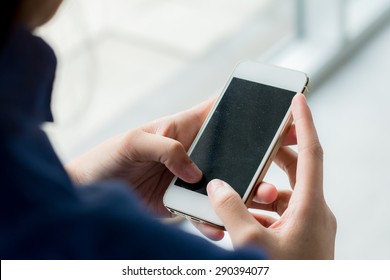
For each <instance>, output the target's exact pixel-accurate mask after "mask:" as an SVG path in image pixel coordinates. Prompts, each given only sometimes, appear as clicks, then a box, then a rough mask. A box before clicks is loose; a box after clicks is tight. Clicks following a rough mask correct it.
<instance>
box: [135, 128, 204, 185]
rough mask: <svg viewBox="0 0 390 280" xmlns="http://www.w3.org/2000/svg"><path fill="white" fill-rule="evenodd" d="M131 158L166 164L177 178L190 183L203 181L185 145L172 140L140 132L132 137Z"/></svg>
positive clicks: (200, 172)
mask: <svg viewBox="0 0 390 280" xmlns="http://www.w3.org/2000/svg"><path fill="white" fill-rule="evenodd" d="M131 143H132V145H131V146H130V150H129V153H130V157H132V158H133V159H134V160H136V161H154V162H160V163H162V164H164V165H165V166H166V167H167V168H168V169H169V170H170V171H171V172H172V173H173V174H174V175H175V176H177V177H179V178H181V179H182V180H184V181H186V182H188V183H196V182H199V181H200V180H201V179H202V171H201V170H200V169H199V168H198V167H197V166H196V164H195V163H194V162H193V161H192V160H191V159H190V157H189V156H188V155H187V152H186V150H185V149H184V147H183V145H182V144H181V143H180V142H178V141H176V140H174V139H171V138H168V137H164V136H161V135H156V134H150V133H147V132H144V131H138V133H137V134H136V135H133V136H132V140H131Z"/></svg>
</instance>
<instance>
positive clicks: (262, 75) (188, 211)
mask: <svg viewBox="0 0 390 280" xmlns="http://www.w3.org/2000/svg"><path fill="white" fill-rule="evenodd" d="M233 78H240V79H244V80H248V81H252V82H255V83H261V84H265V85H269V86H273V87H278V88H283V89H286V90H290V91H294V92H300V93H305V91H306V89H307V86H308V82H309V79H308V77H307V76H306V74H305V73H303V72H299V71H295V70H290V69H286V68H281V67H277V66H273V65H266V64H261V63H258V62H254V61H245V62H242V63H240V64H239V65H238V66H237V67H236V68H235V69H234V71H233V73H232V75H231V76H230V78H229V80H228V82H227V83H226V85H225V87H224V89H223V91H222V93H221V94H220V96H219V97H218V99H217V101H216V102H215V104H214V106H213V108H212V109H211V110H210V113H209V114H208V116H207V118H206V120H205V122H204V123H203V125H202V127H201V128H200V130H199V132H198V134H197V136H196V137H195V139H194V141H193V143H192V145H191V147H190V148H189V150H188V154H191V152H192V151H193V149H194V147H195V145H196V143H197V142H198V139H199V138H200V136H201V135H202V133H203V131H204V128H205V127H206V125H207V123H208V122H209V120H210V118H211V116H212V115H213V113H214V111H215V109H216V107H217V106H218V104H219V102H220V100H221V99H222V98H223V96H224V94H225V92H226V89H227V88H228V86H229V85H230V83H231V81H232V79H233ZM291 121H292V117H291V107H290V108H289V109H288V110H287V112H286V115H285V117H284V119H283V121H282V123H281V125H280V127H279V129H278V131H277V133H276V134H275V136H274V138H273V140H272V142H271V144H270V146H269V148H268V149H267V152H266V154H265V156H264V158H263V159H262V161H261V163H260V165H259V167H258V169H257V171H256V173H255V174H254V176H253V178H252V180H251V183H250V184H249V186H248V188H247V190H246V192H245V194H244V196H243V198H242V199H243V200H244V202H245V203H247V202H248V201H250V200H251V199H252V197H253V194H254V192H253V190H254V185H255V183H256V181H257V180H258V179H259V178H260V179H262V178H263V177H264V175H265V173H266V171H267V170H268V167H269V165H270V164H271V162H272V159H273V157H274V156H275V154H276V152H277V150H278V148H279V145H280V142H281V141H280V140H281V139H282V138H283V135H284V133H285V132H286V130H287V129H286V128H287V127H288V126H289V125H290V124H291ZM176 179H177V178H176V177H175V178H174V179H173V180H172V182H171V183H170V185H169V187H168V189H167V191H166V193H165V195H164V198H163V203H164V205H165V207H166V208H167V209H168V210H169V211H171V212H172V213H175V214H178V215H181V216H184V217H186V218H188V219H191V220H194V221H196V222H203V223H208V224H211V225H213V226H216V227H218V228H222V229H223V228H224V226H223V223H222V221H221V220H220V218H219V217H218V215H217V214H216V213H215V211H214V209H213V208H212V206H211V204H210V202H209V198H208V196H206V195H203V194H200V193H197V192H194V191H191V190H188V189H185V188H182V187H179V186H176V185H175V184H174V183H175V181H176Z"/></svg>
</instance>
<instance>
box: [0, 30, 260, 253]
mask: <svg viewBox="0 0 390 280" xmlns="http://www.w3.org/2000/svg"><path fill="white" fill-rule="evenodd" d="M55 69H56V57H55V55H54V53H53V51H52V49H51V48H50V47H49V46H48V45H47V44H46V43H45V42H44V41H43V40H42V39H40V38H38V37H36V36H34V35H32V34H31V33H30V32H29V31H28V30H26V29H24V28H23V27H16V28H15V29H14V31H13V32H12V33H11V34H10V37H9V38H8V41H7V42H6V45H5V46H4V47H3V48H2V49H0V135H1V136H0V258H1V259H261V258H263V257H264V255H263V254H262V252H261V251H259V250H257V249H255V248H249V247H248V248H243V249H241V250H237V251H234V252H230V251H226V250H223V249H221V248H219V247H217V246H214V245H213V244H211V243H209V242H207V241H205V240H203V239H202V238H199V237H195V236H193V235H191V234H188V233H185V232H183V231H181V230H179V229H177V228H175V227H174V226H168V225H165V224H162V223H160V222H159V221H158V220H157V219H156V218H154V217H151V216H148V215H147V214H145V212H146V211H143V208H142V207H143V206H142V205H140V203H139V202H138V201H137V199H136V197H135V195H134V194H132V192H131V188H129V187H128V186H126V185H124V184H123V183H120V182H114V181H112V182H101V183H98V184H95V185H91V186H84V187H76V186H74V185H73V183H72V182H71V180H70V178H69V176H68V174H67V173H66V171H65V169H64V167H63V166H62V164H61V162H60V160H59V159H58V157H57V155H56V153H55V152H54V150H53V148H52V146H51V144H50V142H49V140H48V138H47V136H46V134H45V133H44V132H43V131H42V130H41V128H40V125H41V124H42V123H43V122H47V121H52V114H51V111H50V98H51V92H52V85H53V81H54V76H55Z"/></svg>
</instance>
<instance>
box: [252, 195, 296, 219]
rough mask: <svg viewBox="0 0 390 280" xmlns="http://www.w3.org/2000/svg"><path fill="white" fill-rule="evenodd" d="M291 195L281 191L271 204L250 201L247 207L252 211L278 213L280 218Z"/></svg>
mask: <svg viewBox="0 0 390 280" xmlns="http://www.w3.org/2000/svg"><path fill="white" fill-rule="evenodd" d="M291 195H292V192H291V191H289V190H282V191H279V192H278V197H277V198H276V199H275V200H274V201H273V202H272V203H269V204H265V203H259V202H256V201H252V202H251V203H250V204H249V205H248V206H249V208H253V209H258V210H265V211H270V212H275V213H278V215H279V216H282V215H283V213H284V211H286V209H287V207H288V205H289V203H290V198H291Z"/></svg>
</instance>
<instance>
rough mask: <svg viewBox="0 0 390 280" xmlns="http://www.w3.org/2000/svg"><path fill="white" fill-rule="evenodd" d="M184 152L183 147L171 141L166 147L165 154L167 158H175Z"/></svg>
mask: <svg viewBox="0 0 390 280" xmlns="http://www.w3.org/2000/svg"><path fill="white" fill-rule="evenodd" d="M183 152H185V150H184V147H183V145H182V144H181V143H180V142H178V141H175V140H173V141H171V142H170V143H169V144H168V146H167V154H168V155H169V156H177V155H178V154H181V153H183Z"/></svg>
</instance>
